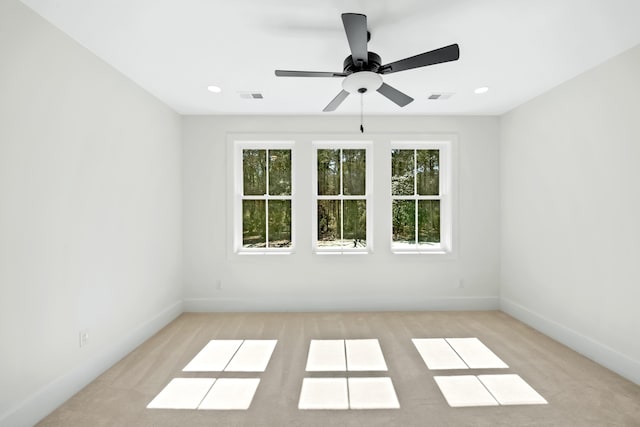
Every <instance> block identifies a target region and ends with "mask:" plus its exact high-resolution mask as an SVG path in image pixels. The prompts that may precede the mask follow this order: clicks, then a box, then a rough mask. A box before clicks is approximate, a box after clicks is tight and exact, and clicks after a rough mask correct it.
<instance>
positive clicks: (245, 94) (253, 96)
mask: <svg viewBox="0 0 640 427" xmlns="http://www.w3.org/2000/svg"><path fill="white" fill-rule="evenodd" d="M240 98H242V99H264V96H263V95H262V94H261V93H260V92H240Z"/></svg>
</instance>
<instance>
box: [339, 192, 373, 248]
mask: <svg viewBox="0 0 640 427" xmlns="http://www.w3.org/2000/svg"><path fill="white" fill-rule="evenodd" d="M343 216H344V225H343V237H344V240H345V241H344V245H345V247H352V248H357V247H359V248H362V247H366V246H367V201H366V200H345V201H344V205H343Z"/></svg>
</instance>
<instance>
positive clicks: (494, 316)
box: [38, 312, 640, 427]
mask: <svg viewBox="0 0 640 427" xmlns="http://www.w3.org/2000/svg"><path fill="white" fill-rule="evenodd" d="M447 337H449V338H455V337H477V338H479V339H480V340H481V341H482V343H484V344H485V345H486V346H487V347H488V348H489V349H491V350H492V351H493V352H494V353H495V354H496V355H497V356H498V357H499V358H500V359H502V360H503V361H504V362H506V364H507V365H508V366H509V367H508V368H506V369H465V370H429V369H428V368H427V366H426V365H425V362H424V361H423V359H422V358H421V356H420V354H419V353H418V351H417V350H416V348H415V347H414V345H413V344H412V342H411V339H412V338H447ZM359 338H377V339H378V340H379V343H380V347H381V349H382V352H383V355H384V359H385V361H386V364H387V367H388V371H386V372H375V373H370V372H342V373H337V374H336V373H323V372H319V373H318V372H316V373H308V372H305V367H306V363H307V354H308V351H309V344H310V340H312V339H359ZM213 339H218V340H223V339H225V340H226V339H265V340H266V339H276V340H278V342H277V345H276V347H275V350H274V351H273V354H272V357H271V359H270V361H269V364H268V366H267V368H266V370H265V371H264V372H262V373H230V372H222V373H211V372H209V373H204V372H182V369H183V368H184V367H185V366H186V365H187V363H189V361H191V359H193V357H194V356H195V355H196V354H197V353H198V352H199V351H200V350H201V349H202V348H203V347H204V346H205V345H206V344H207V343H208V342H209V341H210V340H213ZM486 374H517V375H519V376H520V377H521V378H522V379H523V380H525V381H526V382H527V383H528V384H529V385H530V386H531V387H533V388H534V389H535V390H536V391H537V392H538V393H539V394H540V395H541V396H542V397H544V399H546V400H547V401H548V404H546V405H514V406H489V407H462V408H452V407H450V406H449V405H448V404H447V401H446V400H445V398H444V397H443V394H442V392H441V391H440V389H439V388H438V385H437V384H436V382H435V380H434V376H443V375H486ZM372 376H374V377H379V376H384V377H389V378H391V381H392V383H393V387H394V389H395V392H396V395H397V398H398V402H399V404H400V409H362V410H357V409H348V410H300V409H298V400H299V397H300V391H301V386H302V381H303V378H305V377H343V378H344V377H372ZM177 377H187V378H196V377H202V378H205V377H206V378H232V377H233V378H260V383H259V386H258V388H257V391H256V393H255V396H254V397H253V401H252V402H251V406H250V407H249V409H248V410H183V409H180V410H178V409H147V408H146V406H147V404H149V402H151V400H152V399H153V398H154V397H155V396H156V395H157V394H158V393H159V392H160V391H161V390H162V389H163V388H164V387H165V386H166V385H167V384H168V383H169V381H171V380H172V379H173V378H177ZM38 425H40V426H65V427H69V426H92V427H93V426H640V386H638V385H636V384H633V383H632V382H630V381H627V380H625V379H623V378H622V377H620V376H618V375H616V374H614V373H613V372H611V371H609V370H607V369H605V368H603V367H601V366H600V365H598V364H596V363H594V362H592V361H590V360H589V359H587V358H585V357H583V356H580V355H579V354H577V353H576V352H574V351H572V350H570V349H568V348H567V347H565V346H563V345H561V344H558V343H557V342H555V341H553V340H551V339H549V338H547V337H546V336H544V335H542V334H540V333H538V332H536V331H535V330H533V329H531V328H529V327H527V326H525V325H524V324H522V323H521V322H519V321H517V320H515V319H513V318H511V317H510V316H508V315H506V314H504V313H502V312H394V313H224V314H196V313H187V314H183V315H182V316H180V317H179V318H178V319H176V320H175V321H174V322H172V323H171V324H170V325H168V326H167V327H166V328H164V329H163V330H162V331H160V332H159V333H158V334H156V335H155V336H154V337H152V338H151V339H149V340H148V341H147V342H145V343H144V344H143V345H142V346H140V347H139V348H138V349H136V350H135V351H133V352H132V353H131V354H129V355H128V356H127V357H125V358H124V359H123V360H121V361H120V362H119V363H117V364H116V365H115V366H113V367H112V368H111V369H109V370H108V371H106V372H105V373H104V374H103V375H101V376H100V377H98V378H97V379H96V380H95V381H93V382H92V383H91V384H89V385H88V386H87V387H86V388H84V389H83V390H82V391H80V392H79V393H78V394H77V395H75V396H74V397H73V398H71V399H70V400H69V401H67V402H66V403H65V404H63V405H62V406H61V407H60V408H58V409H57V410H56V411H54V412H53V413H52V414H50V415H49V416H48V417H47V418H45V419H44V420H42V421H41V423H39V424H38Z"/></svg>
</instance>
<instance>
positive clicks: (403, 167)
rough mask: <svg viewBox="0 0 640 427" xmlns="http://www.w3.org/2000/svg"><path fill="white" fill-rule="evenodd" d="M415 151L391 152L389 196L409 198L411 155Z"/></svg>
mask: <svg viewBox="0 0 640 427" xmlns="http://www.w3.org/2000/svg"><path fill="white" fill-rule="evenodd" d="M414 152H415V150H391V194H393V195H394V196H409V195H413V194H414V188H413V163H414V162H413V155H414Z"/></svg>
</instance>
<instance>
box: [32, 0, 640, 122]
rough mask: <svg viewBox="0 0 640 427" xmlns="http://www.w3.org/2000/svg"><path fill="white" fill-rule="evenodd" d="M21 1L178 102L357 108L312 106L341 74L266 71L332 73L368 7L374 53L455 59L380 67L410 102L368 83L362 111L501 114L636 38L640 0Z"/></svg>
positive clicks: (179, 107) (295, 109) (242, 110)
mask: <svg viewBox="0 0 640 427" xmlns="http://www.w3.org/2000/svg"><path fill="white" fill-rule="evenodd" d="M22 1H23V2H24V3H25V4H27V5H28V6H30V7H31V8H33V9H34V10H35V11H36V12H38V13H39V14H40V15H42V16H43V17H45V18H46V19H47V20H49V21H50V22H52V23H53V24H54V25H56V26H57V27H58V28H60V29H61V30H63V31H64V32H66V33H67V34H69V35H70V36H71V37H73V38H74V39H75V40H77V41H78V42H79V43H80V44H82V45H84V46H85V47H87V48H88V49H89V50H91V51H92V52H94V53H95V54H96V55H97V56H99V57H100V58H102V59H103V60H104V61H106V62H107V63H109V64H111V65H112V66H113V67H114V68H116V69H117V70H119V71H120V72H122V73H123V74H124V75H126V76H128V77H129V78H130V79H132V80H133V81H135V82H137V83H138V84H139V85H140V86H142V87H143V88H145V89H146V90H147V91H149V92H150V93H152V94H153V95H155V96H156V97H157V98H159V99H160V100H162V101H163V102H165V103H166V104H167V105H169V106H170V107H172V108H173V109H174V110H176V111H177V112H179V113H182V114H236V113H237V114H288V113H293V114H354V113H359V108H360V102H359V101H360V100H359V99H358V98H359V97H357V96H353V95H352V96H350V97H349V98H347V100H346V101H345V102H344V103H343V104H342V105H341V106H340V107H339V108H338V110H337V111H336V112H333V113H322V109H323V108H324V107H325V105H326V104H327V103H328V102H329V101H330V100H331V99H333V97H334V96H335V95H336V94H337V93H338V92H339V91H340V89H341V80H342V79H341V78H291V77H289V78H286V77H275V75H274V70H275V69H276V68H279V69H291V70H311V71H342V61H343V60H344V59H345V57H346V56H348V55H349V45H348V44H347V40H346V37H345V34H344V29H343V27H342V21H341V18H340V14H341V13H344V12H355V13H364V14H366V15H367V16H368V26H369V31H370V32H371V41H370V42H369V50H371V51H374V52H376V53H378V54H379V55H380V56H382V62H383V63H388V62H393V61H396V60H398V59H402V58H405V57H408V56H413V55H416V54H418V53H422V52H425V51H429V50H432V49H436V48H439V47H442V46H445V45H448V44H451V43H458V44H459V45H460V60H459V61H456V62H451V63H446V64H439V65H434V66H431V67H425V68H419V69H414V70H408V71H403V72H399V73H394V74H390V75H386V76H384V80H385V82H386V83H388V84H390V85H392V86H394V87H396V88H397V89H399V90H401V91H403V92H405V93H407V94H408V95H410V96H412V97H414V98H415V101H414V102H413V103H411V104H409V105H408V106H406V107H405V108H400V107H398V106H396V105H395V104H393V103H392V102H391V101H389V100H387V99H386V98H384V97H382V96H381V95H380V94H377V93H373V94H371V95H366V96H365V98H364V109H365V113H368V114H481V115H485V114H501V113H504V112H506V111H508V110H510V109H511V108H513V107H515V106H517V105H519V104H521V103H523V102H525V101H527V100H529V99H531V98H533V97H535V96H537V95H539V94H541V93H543V92H545V91H547V90H548V89H550V88H552V87H554V86H556V85H558V84H560V83H562V82H563V81H565V80H568V79H570V78H572V77H574V76H576V75H578V74H580V73H582V72H583V71H585V70H587V69H589V68H591V67H593V66H595V65H598V64H600V63H602V62H604V61H605V60H607V59H609V58H611V57H612V56H615V55H616V54H618V53H620V52H622V51H624V50H626V49H629V48H631V47H633V46H635V45H637V44H638V43H640V24H639V23H638V19H639V18H640V0H448V1H445V0H315V1H309V0H233V1H221V0H108V1H105V0H22ZM212 84H214V85H218V86H220V87H221V88H222V92H221V93H219V94H213V93H210V92H208V91H207V90H206V87H207V86H208V85H212ZM479 86H489V87H490V88H491V89H490V91H489V92H488V93H486V94H484V95H475V94H474V93H473V90H474V89H475V88H477V87H479ZM242 91H258V92H261V93H263V94H264V99H262V100H253V99H241V98H240V96H239V92H242ZM438 91H440V92H454V93H455V95H454V96H453V97H452V98H450V99H448V100H437V101H434V100H428V99H427V98H428V96H429V94H430V93H431V92H438Z"/></svg>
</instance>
